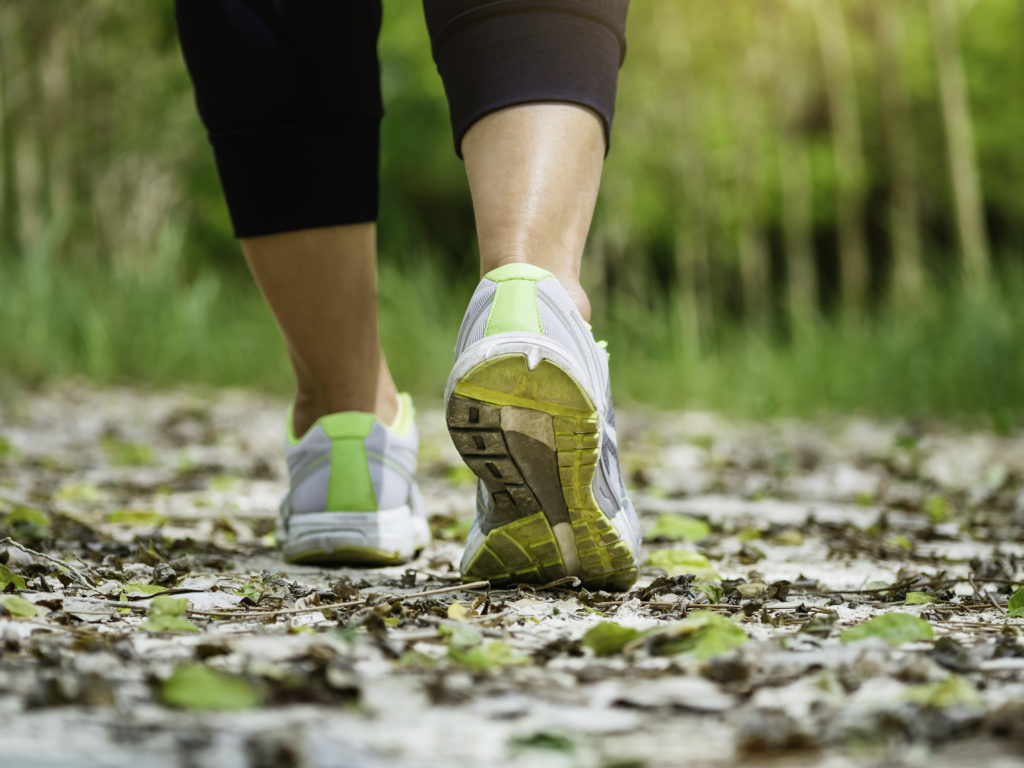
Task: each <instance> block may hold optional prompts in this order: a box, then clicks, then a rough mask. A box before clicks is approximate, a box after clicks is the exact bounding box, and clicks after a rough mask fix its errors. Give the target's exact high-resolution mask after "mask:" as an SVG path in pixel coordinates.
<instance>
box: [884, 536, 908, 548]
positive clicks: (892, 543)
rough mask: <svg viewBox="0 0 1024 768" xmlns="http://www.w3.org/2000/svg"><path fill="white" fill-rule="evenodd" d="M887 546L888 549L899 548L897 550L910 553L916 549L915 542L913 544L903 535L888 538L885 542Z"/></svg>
mask: <svg viewBox="0 0 1024 768" xmlns="http://www.w3.org/2000/svg"><path fill="white" fill-rule="evenodd" d="M885 545H886V546H887V547H894V548H897V549H906V550H908V551H910V550H912V549H913V548H914V542H912V541H911V540H910V539H909V538H907V537H906V536H903V535H899V536H890V537H889V538H887V539H886V540H885Z"/></svg>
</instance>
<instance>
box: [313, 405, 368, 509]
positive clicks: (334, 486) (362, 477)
mask: <svg viewBox="0 0 1024 768" xmlns="http://www.w3.org/2000/svg"><path fill="white" fill-rule="evenodd" d="M376 420H377V417H376V416H374V415H373V414H372V413H359V412H357V411H345V412H344V413H332V414H329V415H327V416H323V417H321V418H320V420H319V421H318V422H317V423H318V424H319V425H320V426H321V427H323V430H324V432H325V433H326V435H327V436H328V437H329V438H331V442H332V443H333V445H332V447H331V481H330V485H329V486H328V487H327V509H343V510H345V511H346V512H373V511H375V510H376V509H377V494H376V493H375V492H374V490H373V480H372V479H371V478H370V466H369V464H368V462H367V458H366V443H365V440H366V436H367V435H368V434H370V430H371V429H373V423H374V422H375V421H376Z"/></svg>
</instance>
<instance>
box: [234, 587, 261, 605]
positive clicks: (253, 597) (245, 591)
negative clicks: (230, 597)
mask: <svg viewBox="0 0 1024 768" xmlns="http://www.w3.org/2000/svg"><path fill="white" fill-rule="evenodd" d="M231 591H232V592H233V593H234V594H236V595H238V596H239V597H247V598H249V600H250V602H252V603H254V604H255V603H258V602H259V601H260V598H261V597H263V591H262V590H261V589H260V588H259V587H257V586H256V585H255V584H243V585H242V586H240V587H238V588H237V589H232V590H231Z"/></svg>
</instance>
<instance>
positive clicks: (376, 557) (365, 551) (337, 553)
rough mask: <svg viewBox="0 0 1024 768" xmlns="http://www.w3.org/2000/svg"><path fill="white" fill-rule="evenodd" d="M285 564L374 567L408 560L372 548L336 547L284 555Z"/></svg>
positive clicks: (399, 555)
mask: <svg viewBox="0 0 1024 768" xmlns="http://www.w3.org/2000/svg"><path fill="white" fill-rule="evenodd" d="M284 559H285V562H288V563H299V564H302V565H326V566H342V565H356V566H375V565H401V564H402V563H405V562H407V561H408V560H409V558H408V557H403V556H402V554H401V553H399V552H394V551H388V550H386V549H375V548H373V547H337V548H335V549H331V550H325V549H310V550H307V551H304V552H297V553H294V554H286V555H285V557H284Z"/></svg>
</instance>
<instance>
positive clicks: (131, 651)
mask: <svg viewBox="0 0 1024 768" xmlns="http://www.w3.org/2000/svg"><path fill="white" fill-rule="evenodd" d="M8 399H9V402H6V403H5V404H3V405H0V539H3V538H4V537H10V539H8V540H7V541H0V563H4V564H5V565H4V566H3V567H0V745H2V746H0V755H2V757H0V764H2V765H3V766H11V767H12V768H13V767H14V766H32V767H33V768H35V767H37V766H38V767H43V766H71V765H74V766H76V768H89V767H92V766H104V767H108V766H109V767H114V766H117V767H120V766H125V767H127V766H132V767H133V768H140V767H142V766H160V767H161V768H162V767H163V766H168V767H171V766H174V767H175V768H177V767H179V766H180V767H181V768H192V767H193V766H194V767H197V768H198V767H204V768H205V767H206V766H210V767H211V768H212V767H213V766H216V767H217V768H233V767H234V766H252V767H253V768H264V767H266V768H270V767H271V766H275V767H278V766H280V767H282V768H288V767H292V766H294V767H296V768H298V767H299V766H302V767H303V768H305V767H307V766H310V767H311V766H324V767H325V768H326V767H328V766H368V767H370V766H451V765H467V766H490V765H500V766H548V765H550V766H566V767H576V766H601V767H602V768H613V767H615V768H626V767H627V766H635V767H636V768H640V767H641V766H643V767H645V768H657V767H659V766H679V765H686V766H690V767H691V768H697V767H698V766H729V765H740V764H742V765H745V766H747V765H750V766H769V765H770V766H811V765H815V766H817V765H822V766H873V765H878V766H882V765H885V766H929V768H939V767H943V766H960V765H965V764H978V765H986V766H1020V765H1024V590H1022V591H1020V592H1017V590H1018V589H1019V588H1020V586H1021V585H1022V584H1024V435H1011V436H998V435H995V434H992V433H987V432H984V431H977V430H974V431H970V430H965V429H963V428H956V427H952V426H949V425H923V424H898V423H878V422H873V421H866V420H857V419H843V420H834V421H828V422H813V423H812V422H798V421H779V422H770V423H750V422H739V421H733V420H729V419H726V418H723V417H719V416H715V415H710V414H702V413H661V412H645V411H642V410H632V411H631V410H628V409H624V411H623V412H622V413H621V414H620V415H619V434H620V442H621V444H622V446H623V462H624V466H625V469H626V471H627V475H628V477H629V479H630V481H631V485H632V486H633V488H634V489H635V490H634V501H635V503H636V506H637V509H638V511H639V512H640V514H641V517H642V519H643V523H644V527H645V530H646V531H647V532H648V534H647V544H646V553H645V554H646V556H647V557H649V558H650V560H649V563H648V564H647V565H645V567H644V568H643V570H642V572H641V578H640V581H639V582H638V584H637V586H636V588H634V590H633V591H632V592H629V593H628V594H610V593H603V592H599V593H589V592H587V591H586V590H580V589H578V588H577V587H575V586H574V585H573V584H572V583H556V584H552V585H548V586H546V587H543V588H539V589H538V588H533V587H520V588H518V589H504V590H488V589H487V588H486V585H483V586H477V587H475V588H471V589H466V588H464V586H463V585H462V584H461V583H460V581H459V577H458V572H457V563H458V558H459V556H460V554H461V551H460V543H459V541H460V538H461V537H462V536H463V535H464V534H465V531H466V530H467V528H468V522H469V516H471V514H472V508H473V479H474V478H473V476H472V475H471V473H469V472H468V470H466V469H465V468H464V467H463V466H462V464H461V462H460V460H459V458H458V455H457V454H456V453H455V451H454V449H453V448H452V447H451V446H450V444H449V442H448V439H447V435H446V433H445V431H444V425H443V419H442V417H441V413H440V412H439V411H425V412H423V413H422V414H421V416H420V430H421V436H422V439H423V444H422V446H421V452H420V466H421V484H422V490H423V493H424V497H425V500H426V503H427V508H428V511H429V514H430V515H431V526H432V529H433V531H434V535H435V541H434V542H433V543H432V544H431V545H430V547H428V548H427V550H426V551H424V552H423V553H422V555H421V556H420V557H419V558H418V559H417V560H415V561H414V562H412V563H409V564H408V565H406V566H402V567H396V568H381V569H373V570H367V569H332V570H325V569H319V568H313V567H304V566H291V565H287V564H285V563H283V562H282V561H281V560H280V559H279V558H278V557H277V555H276V553H275V550H274V548H273V538H272V530H273V519H274V513H275V509H276V505H277V501H278V498H279V496H280V494H281V492H282V490H283V488H284V478H283V476H282V468H283V460H282V458H281V445H280V443H281V431H282V423H283V415H284V409H285V407H284V404H283V403H282V402H280V401H278V400H273V399H269V398H266V397H261V396H257V395H252V394H246V393H238V392H216V393H200V392H174V393H148V392H143V391H138V390H128V389H94V388H88V387H83V386H73V385H68V386H65V387H61V388H56V389H52V390H47V391H44V392H20V393H15V395H14V396H13V398H11V397H9V398H8ZM1015 594H1016V597H1015ZM1018 602H1019V603H1020V609H1019V612H1020V613H1021V616H1022V617H1020V618H1015V617H1011V616H1009V615H1008V613H1013V612H1014V610H1013V609H1014V607H1015V606H1017V605H1018ZM879 616H884V617H886V618H884V619H883V620H882V623H880V622H879V621H871V622H870V623H868V621H869V620H872V619H875V618H876V617H879ZM884 622H888V624H885V625H883V624H884Z"/></svg>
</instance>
